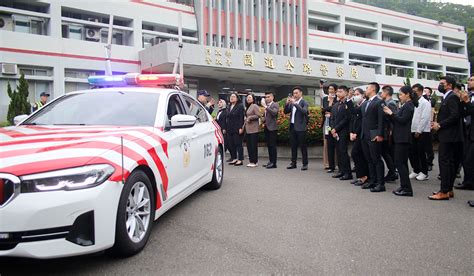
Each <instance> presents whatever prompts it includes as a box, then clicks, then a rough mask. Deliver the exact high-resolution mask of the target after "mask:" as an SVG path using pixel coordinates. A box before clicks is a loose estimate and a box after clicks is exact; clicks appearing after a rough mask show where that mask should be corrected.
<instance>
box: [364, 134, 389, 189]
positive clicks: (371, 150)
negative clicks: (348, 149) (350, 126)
mask: <svg viewBox="0 0 474 276" xmlns="http://www.w3.org/2000/svg"><path fill="white" fill-rule="evenodd" d="M362 149H363V151H364V156H365V158H366V159H367V161H368V165H369V183H374V184H380V185H385V181H384V171H385V166H384V164H383V161H382V143H380V142H374V141H370V140H367V139H364V140H362Z"/></svg>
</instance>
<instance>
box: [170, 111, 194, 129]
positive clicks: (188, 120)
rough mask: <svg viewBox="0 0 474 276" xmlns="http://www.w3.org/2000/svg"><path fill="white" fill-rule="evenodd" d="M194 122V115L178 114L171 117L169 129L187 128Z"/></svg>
mask: <svg viewBox="0 0 474 276" xmlns="http://www.w3.org/2000/svg"><path fill="white" fill-rule="evenodd" d="M195 124H196V117H194V116H191V115H183V114H178V115H174V116H173V117H171V124H170V127H169V128H170V129H173V128H189V127H193V126H194V125H195Z"/></svg>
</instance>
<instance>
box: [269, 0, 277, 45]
mask: <svg viewBox="0 0 474 276" xmlns="http://www.w3.org/2000/svg"><path fill="white" fill-rule="evenodd" d="M276 17H277V7H276V1H275V0H272V27H273V28H272V37H273V41H272V47H271V49H270V52H271V53H273V54H276V43H277V42H278V39H277V37H276V28H277V25H276Z"/></svg>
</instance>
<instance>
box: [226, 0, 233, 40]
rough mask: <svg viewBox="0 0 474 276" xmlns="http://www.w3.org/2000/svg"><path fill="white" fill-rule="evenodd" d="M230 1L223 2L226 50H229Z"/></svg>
mask: <svg viewBox="0 0 474 276" xmlns="http://www.w3.org/2000/svg"><path fill="white" fill-rule="evenodd" d="M231 1H232V0H225V28H226V35H225V36H226V39H225V40H226V44H225V47H226V48H230V2H231Z"/></svg>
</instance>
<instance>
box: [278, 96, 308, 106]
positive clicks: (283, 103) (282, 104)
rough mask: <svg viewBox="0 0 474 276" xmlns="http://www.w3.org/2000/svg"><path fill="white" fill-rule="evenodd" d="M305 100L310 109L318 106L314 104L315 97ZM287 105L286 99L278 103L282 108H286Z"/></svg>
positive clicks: (306, 97) (305, 98) (305, 97)
mask: <svg viewBox="0 0 474 276" xmlns="http://www.w3.org/2000/svg"><path fill="white" fill-rule="evenodd" d="M303 99H304V100H305V101H306V102H307V103H308V105H309V106H310V107H312V106H316V103H315V102H314V97H313V96H303ZM285 104H286V98H284V99H281V100H280V101H279V102H278V105H279V106H280V107H285Z"/></svg>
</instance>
